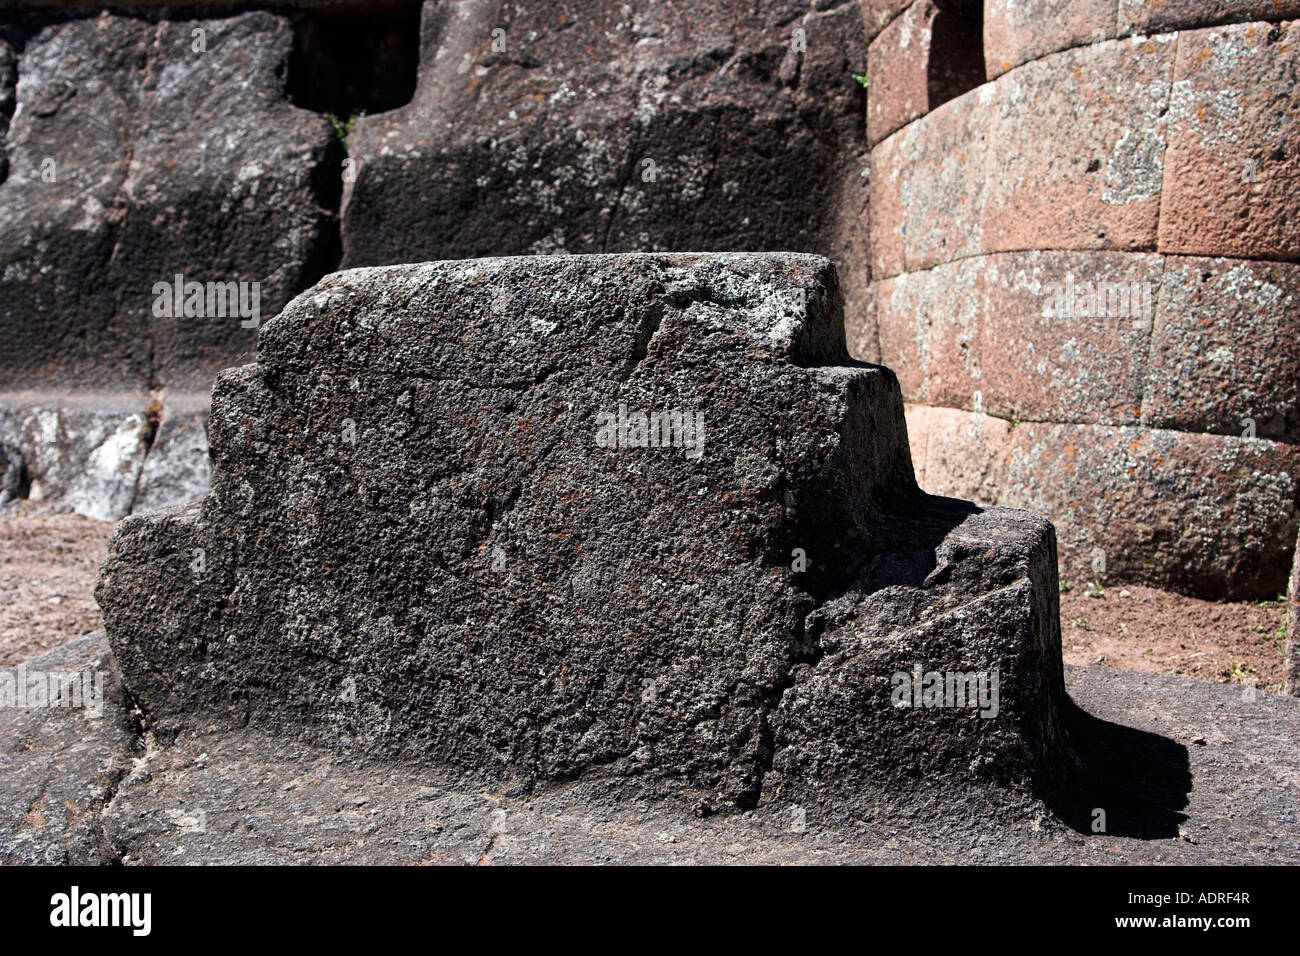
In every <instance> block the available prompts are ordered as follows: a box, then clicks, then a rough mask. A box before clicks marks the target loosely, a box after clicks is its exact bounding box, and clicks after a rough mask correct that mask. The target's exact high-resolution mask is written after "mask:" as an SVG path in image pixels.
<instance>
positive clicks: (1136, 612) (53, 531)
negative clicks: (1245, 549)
mask: <svg viewBox="0 0 1300 956" xmlns="http://www.w3.org/2000/svg"><path fill="white" fill-rule="evenodd" d="M112 530H113V526H112V525H111V524H109V523H107V522H103V521H92V520H90V519H89V518H83V517H81V516H80V515H67V514H32V513H21V514H11V515H5V516H2V517H0V666H9V665H13V664H17V663H18V662H20V661H23V660H26V659H27V658H29V657H31V656H33V655H35V654H38V653H40V652H41V651H44V650H48V649H49V648H52V647H56V646H58V645H59V644H62V643H64V642H66V641H70V640H72V639H73V638H75V637H79V636H81V635H83V634H85V633H87V632H89V631H92V630H94V629H96V628H99V627H102V626H103V624H102V619H101V618H100V613H99V608H98V607H97V606H96V605H95V601H94V598H93V597H92V596H91V592H92V591H93V590H94V587H95V577H96V575H97V574H98V573H99V566H100V564H101V563H103V560H104V555H105V554H106V553H107V548H108V537H109V535H110V533H111V532H112ZM1095 594H1096V592H1095V591H1089V590H1088V589H1087V588H1086V587H1084V586H1082V585H1080V586H1075V587H1073V588H1071V589H1070V590H1069V591H1067V592H1065V593H1064V594H1062V595H1061V638H1062V642H1063V648H1062V649H1063V651H1064V656H1065V662H1066V663H1067V664H1104V665H1106V666H1108V667H1114V668H1118V669H1120V670H1140V671H1149V672H1151V673H1156V674H1180V675H1185V676H1188V677H1198V678H1201V679H1202V680H1212V681H1217V682H1220V683H1241V682H1244V681H1250V680H1256V681H1257V682H1258V684H1259V686H1260V687H1261V688H1263V689H1265V690H1268V691H1270V692H1277V691H1280V690H1281V686H1282V649H1281V642H1282V637H1281V633H1282V631H1281V629H1282V626H1283V622H1284V618H1285V615H1286V608H1285V607H1284V605H1283V604H1282V603H1281V602H1277V601H1268V602H1256V601H1237V602H1233V601H1226V602H1220V601H1201V600H1197V599H1196V598H1189V597H1184V596H1183V595H1180V594H1173V593H1171V592H1168V591H1161V590H1158V589H1156V588H1147V587H1142V586H1140V585H1127V586H1119V585H1116V586H1110V587H1106V588H1104V589H1103V591H1102V592H1101V594H1100V596H1094V595H1095Z"/></svg>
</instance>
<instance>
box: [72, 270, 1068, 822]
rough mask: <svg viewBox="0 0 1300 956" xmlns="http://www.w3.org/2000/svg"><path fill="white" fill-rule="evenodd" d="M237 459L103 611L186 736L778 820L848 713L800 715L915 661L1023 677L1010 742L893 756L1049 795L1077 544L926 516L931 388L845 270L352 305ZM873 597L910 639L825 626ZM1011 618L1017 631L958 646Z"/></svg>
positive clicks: (240, 374) (879, 625)
mask: <svg viewBox="0 0 1300 956" xmlns="http://www.w3.org/2000/svg"><path fill="white" fill-rule="evenodd" d="M641 414H644V416H645V417H644V419H643V418H641ZM665 421H666V422H667V423H668V424H667V426H664V425H663V423H664V422H665ZM654 423H658V424H659V425H660V426H661V427H660V429H659V430H658V431H657V433H656V432H655V431H654ZM643 425H644V426H646V428H645V430H644V431H643V429H642V426H643ZM209 427H210V436H211V443H212V463H213V476H212V492H211V493H210V494H209V495H208V497H207V498H205V499H204V500H203V501H202V502H201V503H199V504H196V505H194V506H193V507H191V508H189V509H186V510H173V511H164V512H160V513H158V514H155V515H148V516H133V517H131V518H128V519H127V520H125V521H124V522H123V523H122V524H121V525H119V528H118V531H117V532H116V535H115V538H114V543H113V546H112V553H111V555H110V557H109V560H108V562H107V564H106V566H105V569H104V573H103V576H102V578H101V583H100V586H99V588H98V590H97V598H98V600H99V601H100V604H101V606H102V607H103V609H104V612H105V618H106V621H107V627H108V631H109V635H110V640H111V641H112V644H113V647H114V650H115V652H116V653H117V654H118V656H119V659H120V660H121V661H122V665H123V671H124V675H125V681H126V683H127V685H128V686H129V687H130V688H131V692H132V693H133V694H134V695H136V697H137V699H139V700H141V701H142V702H143V706H144V707H145V709H146V710H147V711H148V713H149V719H150V720H151V721H152V722H153V724H154V726H155V727H156V728H157V729H159V730H160V731H163V732H167V731H169V730H174V729H176V728H177V727H179V726H182V725H184V724H185V723H188V722H191V721H193V720H194V719H196V717H195V715H205V716H215V717H216V718H217V719H219V720H222V721H228V722H231V723H244V722H247V721H253V722H256V723H260V724H263V725H269V726H272V727H276V728H284V729H285V730H286V731H288V732H295V733H301V732H306V733H308V734H309V735H312V736H317V737H323V738H326V739H328V740H330V741H332V742H333V743H335V744H336V745H339V746H345V747H346V746H360V747H364V748H365V749H366V750H368V751H373V752H378V753H386V754H391V755H398V756H404V757H408V758H420V759H431V760H434V761H437V762H439V763H445V764H448V765H450V766H452V767H454V768H457V769H459V770H460V771H462V772H465V773H466V774H468V775H470V776H473V777H475V778H484V779H489V780H495V781H503V780H510V779H512V780H516V781H518V782H519V783H522V784H524V785H531V784H533V783H535V782H539V781H543V780H555V779H565V778H569V777H574V776H577V775H580V774H585V773H591V772H594V771H597V770H600V771H602V772H608V773H612V774H617V775H648V776H649V777H651V778H657V777H659V776H661V775H664V774H668V775H672V776H676V777H681V778H685V779H686V780H687V781H688V782H689V783H690V784H691V785H692V786H695V787H699V788H703V789H704V790H706V791H708V793H709V794H711V796H708V797H707V798H706V800H707V801H708V802H709V804H710V805H719V806H728V805H730V806H735V805H749V804H752V803H753V802H754V801H755V800H756V799H757V797H758V795H759V790H760V787H761V785H762V779H763V776H764V774H765V773H766V772H767V770H768V768H769V767H770V766H771V765H772V760H773V754H774V751H775V750H777V749H778V748H790V747H794V748H796V749H799V748H802V750H801V752H807V751H808V749H809V748H812V747H815V746H817V745H816V744H815V742H813V741H811V740H809V739H808V738H807V737H806V734H807V733H811V732H814V729H815V732H816V733H818V734H821V733H823V732H825V731H826V730H827V725H825V724H824V723H819V721H820V720H821V719H822V718H821V717H819V716H818V715H819V714H822V713H823V711H821V710H819V709H818V708H819V707H821V705H819V704H817V703H815V702H813V703H810V704H807V705H806V706H811V707H812V708H813V709H814V713H813V716H812V718H811V720H812V723H798V722H795V723H790V722H789V720H787V719H784V718H779V717H778V712H779V711H780V709H781V708H782V707H783V706H784V701H783V699H782V698H783V693H784V691H785V690H786V688H787V687H789V686H791V683H792V682H793V681H794V680H795V677H796V673H797V672H798V671H799V668H800V667H802V666H810V667H813V668H814V669H816V667H817V660H818V658H819V657H821V655H822V653H823V650H822V648H821V646H820V644H819V641H820V638H819V636H818V635H819V634H821V633H823V632H826V633H830V630H833V632H834V634H835V638H834V639H835V646H836V647H837V648H841V649H844V648H851V647H854V646H857V647H859V649H860V650H861V651H862V653H866V649H868V648H871V647H877V648H883V647H884V646H885V645H889V646H892V647H894V652H891V653H887V654H884V656H883V657H880V658H879V659H880V661H881V662H882V667H884V666H885V665H886V664H887V665H888V668H887V669H886V670H882V671H876V672H874V673H873V674H872V675H870V679H869V680H868V679H867V675H865V674H862V673H858V672H857V671H854V670H852V669H849V670H848V671H845V673H846V674H847V675H850V678H851V685H850V686H848V687H846V688H845V689H844V690H845V692H846V693H848V694H849V696H850V697H851V698H853V699H855V700H858V701H859V703H860V706H862V707H864V708H868V709H871V708H875V707H877V706H878V705H879V704H880V700H879V698H878V697H877V696H876V695H875V691H874V689H873V688H876V687H878V686H879V681H880V680H884V681H885V682H886V683H887V682H888V681H889V680H890V678H891V675H892V673H893V670H894V669H897V668H896V667H895V665H897V667H901V666H902V661H901V658H899V657H898V654H899V653H902V654H904V656H908V657H909V660H910V658H911V657H915V658H916V661H915V663H918V664H922V665H926V666H927V667H929V666H935V667H939V666H954V667H955V666H956V665H957V664H958V663H959V664H961V666H962V668H963V669H965V670H976V671H981V670H982V671H984V672H991V671H994V670H1000V672H1001V673H1002V674H1003V675H1004V677H1003V679H1004V684H1003V689H1002V694H1003V697H1004V700H1005V701H1006V703H1004V704H1003V713H1004V717H1003V718H1002V720H1001V723H999V722H998V721H997V720H989V721H987V722H986V721H983V720H978V721H976V722H975V723H974V724H971V723H969V722H963V721H957V722H956V724H954V723H953V722H952V721H951V720H949V721H942V720H933V719H930V718H931V717H932V716H937V715H929V714H928V713H923V712H920V711H918V712H916V713H914V714H913V715H912V719H906V718H900V717H899V716H898V715H894V716H893V717H892V718H890V719H888V720H885V721H884V723H878V721H880V720H884V718H882V717H880V715H875V716H868V715H865V714H860V715H859V718H860V723H861V725H862V727H863V728H869V727H876V728H877V731H871V730H869V729H864V730H863V731H862V733H863V734H865V735H867V736H873V739H874V744H873V746H875V747H878V748H880V751H881V753H882V754H883V753H884V752H885V751H891V752H892V750H893V749H894V748H897V747H899V746H902V744H901V743H900V741H901V738H899V737H896V736H893V732H892V731H890V732H888V733H886V732H885V730H884V728H885V727H887V726H895V725H896V726H897V727H898V732H899V733H900V734H902V735H903V736H904V737H907V738H908V741H909V742H908V743H907V745H906V747H905V748H904V750H905V752H906V753H912V754H920V753H922V752H924V751H925V750H926V749H927V748H928V744H927V743H926V741H927V740H933V739H934V738H935V735H939V736H941V737H944V738H945V739H947V736H948V735H955V736H954V737H953V739H952V740H950V741H949V742H948V745H947V746H946V749H945V751H944V752H945V753H948V754H950V755H953V756H952V759H951V760H948V761H946V762H945V763H944V770H945V772H947V773H951V774H952V775H953V777H954V779H955V780H957V781H960V780H961V779H963V774H966V770H965V769H964V768H965V767H966V764H965V763H963V758H962V755H964V754H967V753H968V752H971V748H975V749H981V748H982V752H987V753H990V754H995V755H1000V756H994V757H991V758H990V759H992V760H993V761H994V762H995V763H997V764H998V765H999V766H1003V765H1005V771H1006V772H1005V775H1004V782H1007V783H1008V786H1010V787H1011V788H1013V789H1017V788H1018V789H1019V790H1020V791H1023V792H1025V793H1028V792H1029V791H1030V789H1031V787H1030V784H1031V782H1032V781H1033V780H1034V779H1037V776H1038V775H1041V774H1042V773H1044V772H1045V770H1044V768H1046V767H1048V766H1049V764H1050V763H1051V761H1052V760H1054V759H1055V758H1056V749H1059V747H1058V745H1059V744H1060V740H1059V739H1058V736H1057V735H1056V731H1055V730H1054V721H1055V720H1056V718H1055V716H1054V713H1055V707H1056V706H1057V704H1058V703H1059V700H1060V699H1061V696H1062V695H1063V684H1062V682H1061V678H1060V650H1059V632H1058V629H1057V626H1056V620H1055V615H1054V612H1053V611H1052V608H1054V606H1055V605H1054V601H1055V568H1054V560H1053V557H1052V554H1053V552H1052V548H1053V541H1052V534H1051V527H1050V525H1048V524H1047V523H1046V522H1044V521H1042V520H1041V519H1037V518H1033V517H1032V516H1029V515H1027V514H1024V513H1016V512H1005V511H996V510H995V511H989V512H984V513H981V512H980V511H979V509H977V508H975V507H974V506H971V505H967V504H965V503H960V502H951V501H948V502H943V501H940V500H938V499H930V498H928V497H926V496H923V495H921V494H920V493H919V491H918V490H917V488H916V484H915V481H914V478H913V475H912V468H911V462H910V458H909V456H908V450H907V438H906V432H905V426H904V422H903V415H902V403H901V395H900V393H899V390H898V384H897V382H896V380H895V379H894V377H893V375H892V374H890V373H889V372H888V370H886V369H883V368H880V367H878V366H865V365H861V364H854V363H852V362H850V360H849V359H848V354H847V350H846V348H845V345H844V332H843V320H842V314H841V307H840V303H839V298H838V287H837V283H836V279H835V274H834V271H833V270H832V268H831V267H830V264H829V263H828V262H827V261H826V260H824V259H821V258H819V257H815V256H800V255H793V254H772V255H748V254H742V255H723V254H717V255H685V254H683V255H675V254H661V255H615V256H579V257H539V258H518V259H486V260H474V261H454V262H439V263H427V264H423V265H412V266H400V267H388V268H371V269H359V270H353V271H349V272H343V273H339V274H336V275H333V276H329V277H327V278H326V279H325V280H323V281H322V282H321V283H320V284H318V285H317V286H316V287H315V288H314V289H312V290H310V291H308V292H306V293H304V294H302V295H301V296H299V297H298V298H297V299H295V300H294V301H293V302H292V303H291V304H290V305H289V306H288V307H287V308H286V309H285V311H284V312H283V313H282V314H281V315H280V316H279V317H278V318H277V319H276V320H274V321H273V322H272V323H271V324H270V325H268V326H267V327H265V328H264V330H263V332H262V334H261V340H260V349H259V364H257V365H254V366H245V367H244V368H241V369H236V370H230V371H227V372H225V373H223V374H222V376H221V377H220V379H219V381H218V385H217V389H216V391H215V393H214V397H213V409H212V416H211V420H210V426H209ZM655 437H657V438H658V439H659V440H657V441H656V440H655ZM945 542H946V543H945ZM846 588H847V589H849V590H850V592H851V593H855V594H860V595H862V596H863V597H865V596H867V595H872V596H874V597H873V600H875V601H876V602H878V604H879V606H880V607H882V608H886V609H892V610H888V613H886V612H885V611H882V612H881V613H879V614H877V613H876V612H875V611H872V612H871V614H869V615H867V616H868V617H869V618H870V621H869V622H868V623H869V626H865V625H864V626H861V627H859V626H858V625H857V624H855V623H854V622H853V621H852V620H851V617H852V616H851V615H848V616H845V615H840V616H839V617H837V618H836V620H835V622H834V627H833V628H831V629H828V628H827V626H826V624H825V622H820V623H818V622H819V621H820V619H819V618H817V617H816V615H817V613H818V608H819V607H821V606H822V605H823V604H825V602H826V601H827V600H828V599H830V598H831V597H833V596H834V595H836V594H839V593H841V592H843V591H845V589H846ZM900 588H901V589H903V590H898V589H900ZM1017 589H1018V590H1017ZM994 593H996V594H997V595H999V597H997V598H996V599H994V600H995V602H1001V603H1000V604H999V607H1002V606H1003V605H1005V612H999V613H998V614H995V615H994V614H991V615H989V616H988V618H987V619H986V621H985V622H984V624H987V628H985V627H984V624H982V623H980V622H978V621H976V622H973V623H972V622H967V623H966V624H960V622H958V623H957V624H954V623H952V622H950V621H947V619H946V617H945V615H947V614H948V613H949V612H950V611H952V610H953V609H954V608H956V607H959V606H961V605H963V604H966V603H968V602H969V601H971V600H975V599H976V598H977V597H979V596H981V595H985V594H994ZM874 606H875V605H873V607H874ZM925 621H931V623H932V624H933V627H932V628H931V629H930V630H926V629H924V628H923V629H922V631H916V632H915V633H914V634H913V636H912V637H911V638H907V639H905V640H904V639H902V637H901V635H902V634H904V633H909V634H912V633H913V631H914V630H915V628H916V627H918V626H919V625H920V624H922V623H923V622H925ZM972 626H974V627H975V630H974V631H972V630H971V627H972ZM926 634H930V635H931V636H929V637H927V636H925V635H926ZM975 636H978V638H979V639H978V640H974V639H973V638H974V637H975ZM850 656H851V657H855V659H856V656H855V655H853V654H850ZM868 656H870V655H868ZM1017 661H1018V662H1019V663H1016V662H1017ZM855 666H856V665H855ZM837 667H838V665H837ZM809 694H810V695H811V698H813V699H816V698H817V696H818V695H817V693H814V692H812V691H809ZM837 700H838V698H837ZM841 705H842V702H841V703H837V704H836V707H839V706H841ZM850 706H856V705H850ZM1007 715H1013V716H1007ZM783 720H785V723H782V721H783ZM778 724H782V725H783V726H785V725H786V724H788V725H789V726H790V727H791V728H796V729H791V730H790V731H789V732H788V733H787V734H786V737H785V738H783V740H782V741H780V742H778V741H777V740H776V739H775V737H774V727H776V726H777V725H778ZM798 727H803V728H805V729H804V730H799V729H797V728H798ZM1027 728H1028V729H1027ZM864 760H865V758H864ZM881 760H883V761H884V762H886V763H887V762H888V760H886V759H885V758H884V757H881ZM866 763H870V761H869V760H867V761H866ZM895 763H897V761H895ZM906 763H907V761H906V760H904V761H903V762H902V763H901V764H899V776H898V779H899V780H902V779H905V778H906V777H907V774H908V773H909V772H913V773H921V772H929V770H932V769H933V767H932V766H930V767H929V769H927V768H926V766H923V765H915V766H912V770H911V771H908V769H907V768H906V766H904V764H906ZM857 765H865V764H863V763H862V762H859V763H857V764H855V766H857ZM876 765H878V766H883V765H884V764H883V763H878V764H876ZM827 768H828V769H827V779H826V786H827V787H828V788H832V789H833V788H836V787H843V788H847V790H848V791H849V792H852V791H853V790H854V788H858V787H860V786H865V785H867V784H864V783H863V781H861V780H858V779H857V778H855V777H853V775H852V774H850V773H847V772H846V771H844V768H842V767H838V766H837V765H836V766H834V767H833V766H832V765H831V764H828V765H827ZM1049 776H1050V774H1049ZM966 779H967V782H970V780H971V779H973V778H969V775H967V778H966Z"/></svg>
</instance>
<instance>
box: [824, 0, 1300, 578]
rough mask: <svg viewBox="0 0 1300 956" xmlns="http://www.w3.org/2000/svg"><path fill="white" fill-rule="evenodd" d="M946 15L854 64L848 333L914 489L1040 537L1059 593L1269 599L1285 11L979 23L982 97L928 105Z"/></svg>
mask: <svg viewBox="0 0 1300 956" xmlns="http://www.w3.org/2000/svg"><path fill="white" fill-rule="evenodd" d="M945 6H950V5H945V4H935V3H931V2H917V3H913V4H911V5H909V6H908V7H907V8H906V9H905V10H903V11H901V12H900V13H899V14H898V16H897V17H896V18H895V19H894V20H892V21H891V22H890V23H889V24H888V25H887V26H886V27H885V28H884V29H883V30H882V32H881V33H880V35H879V36H878V37H877V38H876V39H875V41H873V43H872V46H871V50H870V61H871V63H872V74H871V87H870V90H869V94H868V138H869V140H870V141H871V142H872V144H873V148H872V157H871V181H872V190H873V195H872V204H873V215H872V228H871V265H872V277H873V282H874V285H875V296H874V301H875V303H876V311H875V314H874V316H873V319H872V320H869V321H868V322H867V323H865V324H864V325H863V326H861V327H860V328H858V329H856V330H852V331H851V332H850V341H851V342H852V343H853V344H854V345H855V346H856V348H857V349H858V355H859V356H860V357H861V358H865V359H868V360H871V361H879V362H881V363H883V364H885V365H887V366H889V367H890V368H892V369H894V370H895V371H896V372H897V374H898V376H899V379H900V382H901V383H902V386H903V392H904V397H905V399H906V400H907V401H908V402H909V403H910V405H909V411H908V425H909V432H910V436H911V442H912V448H913V455H914V457H915V460H916V465H917V474H918V479H919V480H920V481H921V484H922V486H923V487H925V488H926V489H927V490H928V491H931V492H934V493H940V494H950V495H955V496H959V497H972V498H975V499H977V500H982V501H986V502H997V503H1001V504H1014V505H1016V506H1019V507H1025V508H1030V509H1032V510H1036V511H1039V512H1040V513H1042V514H1045V515H1047V516H1048V517H1050V518H1051V519H1052V521H1053V522H1054V523H1055V524H1056V526H1057V530H1058V536H1059V539H1060V544H1061V549H1062V555H1061V557H1062V577H1063V579H1065V580H1067V581H1072V582H1074V583H1082V582H1085V581H1094V580H1102V581H1105V580H1129V581H1143V582H1148V583H1152V584H1155V585H1159V586H1165V587H1173V588H1176V589H1179V590H1182V591H1184V592H1187V593H1192V594H1197V595H1200V596H1206V597H1272V596H1275V595H1277V594H1278V593H1280V592H1281V591H1283V590H1284V589H1285V587H1286V581H1287V576H1288V571H1289V568H1290V564H1291V555H1292V552H1293V550H1294V546H1295V539H1296V508H1297V499H1298V497H1300V486H1298V484H1297V475H1300V468H1297V465H1300V449H1298V448H1297V442H1300V404H1298V402H1300V334H1298V333H1300V230H1297V228H1296V225H1295V223H1296V219H1297V215H1298V214H1300V189H1298V188H1297V185H1300V22H1298V21H1297V20H1295V19H1294V18H1295V17H1296V16H1297V15H1300V4H1295V3H1288V2H1277V3H1274V2H1268V3H1263V2H1259V3H1255V2H1239V3H1227V2H1225V3H1211V4H1180V3H1175V2H1169V3H1156V4H1144V5H1140V4H1136V3H1128V2H1120V3H1118V4H1117V3H1116V2H1115V0H1098V2H1083V3H1074V4H1070V5H1069V7H1068V12H1067V13H1062V8H1061V6H1060V5H1059V4H1051V3H1046V2H1041V3H1011V2H1003V0H998V2H989V3H986V4H984V7H983V11H982V15H983V21H982V35H981V37H980V42H982V47H983V50H982V55H983V57H984V61H985V71H986V76H987V81H986V82H982V83H978V84H976V85H973V86H972V87H971V88H969V89H968V90H966V91H965V92H964V93H961V94H960V95H957V96H956V97H955V98H949V99H946V100H940V99H938V98H937V97H936V96H935V95H934V94H935V84H934V77H935V75H936V74H938V73H941V72H942V70H943V69H944V68H945V67H944V66H943V64H944V63H947V62H951V61H954V60H956V61H958V62H964V60H965V59H968V58H969V51H966V52H961V51H957V52H954V49H953V46H954V44H955V43H960V42H973V41H972V40H971V38H970V34H969V31H967V32H966V33H961V32H960V31H956V32H955V31H953V30H952V29H951V28H949V29H948V30H947V32H945V31H944V30H942V29H940V26H941V25H942V17H943V16H944V14H945V9H944V8H945ZM947 12H948V13H951V9H949V10H948V11H947ZM950 22H951V20H950ZM881 73H884V74H886V75H887V76H888V77H889V80H888V82H887V83H886V82H877V77H878V75H879V74H881ZM942 92H943V91H942V90H940V93H941V94H942ZM949 92H950V91H949ZM878 98H879V99H878Z"/></svg>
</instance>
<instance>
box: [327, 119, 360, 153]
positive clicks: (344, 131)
mask: <svg viewBox="0 0 1300 956" xmlns="http://www.w3.org/2000/svg"><path fill="white" fill-rule="evenodd" d="M365 115H366V114H365V113H356V114H354V115H352V116H349V117H348V118H347V119H345V120H341V119H339V118H338V117H337V116H335V115H334V114H333V113H326V114H325V119H327V120H328V121H329V124H330V127H331V128H332V129H333V130H334V135H335V136H337V137H338V138H339V141H340V142H341V143H342V144H343V148H344V149H347V145H348V136H350V135H351V133H352V131H353V130H354V129H356V126H357V120H359V119H360V118H361V117H363V116H365Z"/></svg>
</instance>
